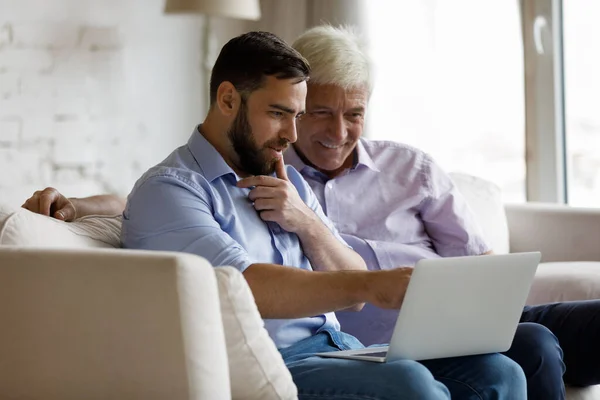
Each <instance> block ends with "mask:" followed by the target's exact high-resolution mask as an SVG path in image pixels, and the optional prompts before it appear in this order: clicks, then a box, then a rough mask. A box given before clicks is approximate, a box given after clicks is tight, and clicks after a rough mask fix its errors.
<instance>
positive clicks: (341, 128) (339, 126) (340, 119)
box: [330, 115, 348, 141]
mask: <svg viewBox="0 0 600 400" xmlns="http://www.w3.org/2000/svg"><path fill="white" fill-rule="evenodd" d="M330 134H331V135H332V139H335V140H338V141H342V140H344V139H345V138H346V136H348V135H347V129H346V121H345V120H344V116H343V115H339V116H334V117H333V118H332V121H331V127H330Z"/></svg>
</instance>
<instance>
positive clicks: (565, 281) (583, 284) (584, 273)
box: [527, 261, 600, 305]
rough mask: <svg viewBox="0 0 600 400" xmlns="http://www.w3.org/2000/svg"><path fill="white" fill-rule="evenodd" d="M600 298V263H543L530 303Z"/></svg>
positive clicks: (536, 276)
mask: <svg viewBox="0 0 600 400" xmlns="http://www.w3.org/2000/svg"><path fill="white" fill-rule="evenodd" d="M589 299H600V262H595V261H590V262H586V261H577V262H552V263H541V264H540V265H539V267H538V270H537V273H536V274H535V279H534V281H533V284H532V286H531V291H530V292H529V297H528V299H527V304H529V305H535V304H545V303H555V302H560V301H571V300H589Z"/></svg>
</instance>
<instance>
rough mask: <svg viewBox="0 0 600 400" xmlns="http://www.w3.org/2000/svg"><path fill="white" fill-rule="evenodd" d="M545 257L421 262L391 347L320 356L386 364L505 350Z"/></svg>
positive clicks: (529, 255) (525, 255)
mask: <svg viewBox="0 0 600 400" xmlns="http://www.w3.org/2000/svg"><path fill="white" fill-rule="evenodd" d="M540 257H541V255H540V253H539V252H533V253H515V254H507V255H488V256H472V257H450V258H437V259H428V260H421V261H419V262H418V263H417V265H415V269H414V271H413V274H412V277H411V279H410V282H409V284H408V288H407V290H406V296H405V298H404V302H403V304H402V308H401V309H400V313H399V315H398V320H397V322H396V326H395V328H394V333H393V335H392V340H391V341H390V344H389V346H384V347H370V348H366V349H361V350H346V351H335V352H328V353H318V354H317V355H319V356H322V357H335V358H347V359H356V360H363V361H375V362H386V361H395V360H399V359H409V360H429V359H434V358H445V357H458V356H468V355H474V354H485V353H497V352H503V351H506V350H508V349H509V348H510V346H511V344H512V341H513V337H514V335H515V331H516V329H517V324H518V323H519V319H520V317H521V313H522V311H523V307H524V306H525V301H526V300H527V296H528V294H529V289H530V287H531V283H532V281H533V277H534V275H535V271H536V269H537V266H538V263H539V261H540Z"/></svg>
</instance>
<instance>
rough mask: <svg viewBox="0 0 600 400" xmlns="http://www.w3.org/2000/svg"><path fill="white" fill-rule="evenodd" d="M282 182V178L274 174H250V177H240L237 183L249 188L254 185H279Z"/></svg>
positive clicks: (241, 186)
mask: <svg viewBox="0 0 600 400" xmlns="http://www.w3.org/2000/svg"><path fill="white" fill-rule="evenodd" d="M280 183H281V180H279V179H277V178H274V177H272V176H265V175H257V176H250V177H248V178H244V179H240V180H239V181H238V183H237V187H240V188H249V187H252V186H271V187H273V186H277V185H279V184H280Z"/></svg>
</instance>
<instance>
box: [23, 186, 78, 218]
mask: <svg viewBox="0 0 600 400" xmlns="http://www.w3.org/2000/svg"><path fill="white" fill-rule="evenodd" d="M21 207H23V208H26V209H28V210H29V211H33V212H34V213H38V214H42V215H48V216H51V217H54V218H56V219H60V220H63V221H73V220H74V219H75V218H77V211H76V209H75V205H74V204H73V202H72V201H71V200H69V199H68V198H66V197H65V196H63V195H62V194H61V193H60V192H59V191H58V190H56V189H54V188H52V187H47V188H46V189H44V190H38V191H36V192H35V193H33V195H31V197H30V198H28V199H27V200H25V203H24V204H23V205H22V206H21Z"/></svg>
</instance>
